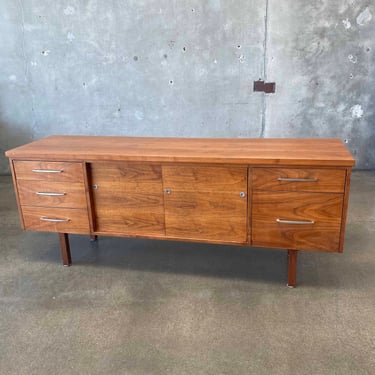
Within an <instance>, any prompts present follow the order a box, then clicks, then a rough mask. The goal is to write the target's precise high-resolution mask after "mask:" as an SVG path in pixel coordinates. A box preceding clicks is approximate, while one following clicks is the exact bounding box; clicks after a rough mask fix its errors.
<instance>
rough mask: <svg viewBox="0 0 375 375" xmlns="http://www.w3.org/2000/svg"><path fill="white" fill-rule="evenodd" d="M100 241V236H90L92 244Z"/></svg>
mask: <svg viewBox="0 0 375 375" xmlns="http://www.w3.org/2000/svg"><path fill="white" fill-rule="evenodd" d="M97 240H98V236H94V235H93V236H90V241H91V242H94V241H97Z"/></svg>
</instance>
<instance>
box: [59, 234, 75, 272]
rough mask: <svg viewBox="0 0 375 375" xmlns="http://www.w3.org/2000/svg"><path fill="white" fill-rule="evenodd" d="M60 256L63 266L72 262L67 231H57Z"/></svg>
mask: <svg viewBox="0 0 375 375" xmlns="http://www.w3.org/2000/svg"><path fill="white" fill-rule="evenodd" d="M59 238H60V249H61V257H62V261H63V264H64V266H65V267H69V266H70V265H71V264H72V257H71V255H70V246H69V236H68V233H59Z"/></svg>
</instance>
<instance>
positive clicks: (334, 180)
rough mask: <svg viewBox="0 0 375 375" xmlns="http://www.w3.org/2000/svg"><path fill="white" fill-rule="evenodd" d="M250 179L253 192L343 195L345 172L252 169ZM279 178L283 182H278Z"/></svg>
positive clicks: (311, 169) (313, 169)
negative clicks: (271, 191) (279, 191)
mask: <svg viewBox="0 0 375 375" xmlns="http://www.w3.org/2000/svg"><path fill="white" fill-rule="evenodd" d="M252 177H253V180H252V187H253V189H254V190H285V191H311V192H314V191H322V192H332V193H343V192H344V187H345V177H346V170H345V169H319V168H253V174H252ZM279 178H281V179H283V180H282V181H280V180H279ZM287 179H292V180H287ZM293 179H300V180H301V181H293ZM302 180H315V181H302Z"/></svg>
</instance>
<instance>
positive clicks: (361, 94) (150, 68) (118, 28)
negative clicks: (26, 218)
mask: <svg viewBox="0 0 375 375" xmlns="http://www.w3.org/2000/svg"><path fill="white" fill-rule="evenodd" d="M373 34H375V5H374V2H373V1H368V0H357V1H355V2H354V1H349V0H346V1H342V0H320V1H308V0H300V1H293V0H285V1H272V0H252V1H244V0H236V1H234V0H231V1H224V0H205V1H203V0H191V1H178V0H173V1H171V0H137V1H135V0H132V1H130V0H129V1H123V2H120V1H97V0H69V1H66V2H59V1H51V0H50V1H46V0H33V1H26V0H16V1H14V0H0V46H1V54H0V174H2V173H3V174H4V173H5V174H6V173H8V172H9V168H8V163H7V161H6V160H5V158H4V156H3V153H4V151H5V150H7V149H9V148H12V147H15V146H17V145H20V144H23V143H25V142H28V141H31V140H34V139H38V138H41V137H44V136H47V135H50V134H104V135H106V134H113V135H144V136H152V135H155V136H185V137H192V136H202V137H279V136H281V137H285V136H289V137H337V138H341V139H346V140H347V142H348V147H349V148H350V149H351V150H352V152H353V153H354V154H355V156H356V158H357V161H358V164H357V166H358V167H359V168H369V169H370V168H374V167H375V154H374V152H375V151H374V147H373V145H374V144H375V115H374V108H375V98H374V89H373V87H374V84H375V82H374V80H375V71H374V69H375V68H374V66H375V62H374V48H375V40H374V38H373V37H372V35H373ZM259 78H262V79H266V80H268V81H275V82H276V84H277V91H276V94H275V95H270V96H267V97H265V96H264V94H261V93H254V92H252V86H253V81H254V80H257V79H259Z"/></svg>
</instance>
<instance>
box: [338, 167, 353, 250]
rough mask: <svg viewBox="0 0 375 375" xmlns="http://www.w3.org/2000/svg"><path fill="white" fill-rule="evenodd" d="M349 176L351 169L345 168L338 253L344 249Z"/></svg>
mask: <svg viewBox="0 0 375 375" xmlns="http://www.w3.org/2000/svg"><path fill="white" fill-rule="evenodd" d="M351 176H352V169H351V168H347V169H346V182H345V194H344V204H343V207H342V220H341V230H340V246H339V252H340V253H342V252H343V251H344V241H345V229H346V219H347V214H348V204H349V191H350V179H351Z"/></svg>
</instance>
